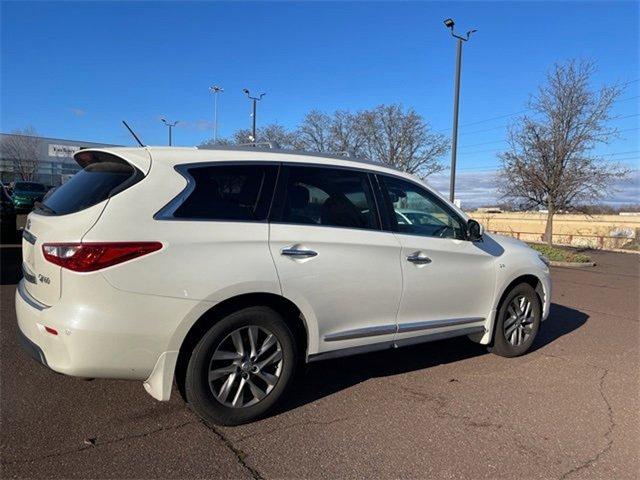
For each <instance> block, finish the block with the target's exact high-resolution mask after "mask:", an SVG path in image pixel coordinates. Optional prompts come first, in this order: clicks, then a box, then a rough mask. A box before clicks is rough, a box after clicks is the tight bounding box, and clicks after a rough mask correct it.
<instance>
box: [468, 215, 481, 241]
mask: <svg viewBox="0 0 640 480" xmlns="http://www.w3.org/2000/svg"><path fill="white" fill-rule="evenodd" d="M483 234H484V227H483V226H482V225H480V224H479V223H478V222H476V221H475V220H469V221H468V222H467V240H470V241H472V242H481V241H482V235H483Z"/></svg>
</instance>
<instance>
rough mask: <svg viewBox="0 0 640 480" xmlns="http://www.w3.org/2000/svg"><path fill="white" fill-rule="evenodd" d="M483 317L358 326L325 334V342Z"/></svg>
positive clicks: (459, 322)
mask: <svg viewBox="0 0 640 480" xmlns="http://www.w3.org/2000/svg"><path fill="white" fill-rule="evenodd" d="M484 320H485V319H484V318H483V317H468V318H447V319H444V320H429V321H425V322H413V323H401V324H400V325H393V324H390V325H377V326H375V327H366V328H356V329H354V330H345V331H343V332H336V333H329V334H327V335H325V336H324V341H325V342H335V341H339V340H351V339H353V338H363V337H373V336H376V335H389V334H392V333H406V332H417V331H420V330H432V329H435V328H444V327H455V326H458V325H468V324H471V323H479V322H484Z"/></svg>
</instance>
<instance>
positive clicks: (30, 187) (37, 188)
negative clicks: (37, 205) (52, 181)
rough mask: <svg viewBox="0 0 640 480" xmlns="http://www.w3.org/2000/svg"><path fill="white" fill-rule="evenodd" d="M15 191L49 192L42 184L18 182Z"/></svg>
mask: <svg viewBox="0 0 640 480" xmlns="http://www.w3.org/2000/svg"><path fill="white" fill-rule="evenodd" d="M13 189H14V190H20V191H22V192H44V191H46V190H47V187H45V186H44V185H42V184H41V183H35V182H16V184H15V186H14V187H13Z"/></svg>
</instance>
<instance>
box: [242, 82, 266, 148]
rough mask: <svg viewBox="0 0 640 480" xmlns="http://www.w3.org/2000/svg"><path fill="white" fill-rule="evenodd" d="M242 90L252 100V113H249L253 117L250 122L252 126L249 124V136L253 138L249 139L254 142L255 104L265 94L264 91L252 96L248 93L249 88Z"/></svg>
mask: <svg viewBox="0 0 640 480" xmlns="http://www.w3.org/2000/svg"><path fill="white" fill-rule="evenodd" d="M242 91H243V92H244V93H245V94H246V95H247V97H248V98H249V100H251V101H252V102H253V113H252V115H251V116H252V117H253V122H252V126H251V136H252V137H253V138H252V139H251V141H252V142H253V143H256V141H257V139H256V104H257V103H258V102H259V101H260V100H262V97H264V96H265V95H266V93H261V94H260V95H258V96H257V97H252V96H251V94H250V93H249V89H247V88H245V89H243V90H242Z"/></svg>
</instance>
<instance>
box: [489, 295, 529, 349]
mask: <svg viewBox="0 0 640 480" xmlns="http://www.w3.org/2000/svg"><path fill="white" fill-rule="evenodd" d="M541 319H542V307H541V305H540V299H539V298H538V295H537V294H536V292H535V290H534V289H533V287H531V285H529V284H528V283H521V284H519V285H517V286H515V287H514V288H513V289H511V291H510V292H509V294H508V295H507V296H506V297H505V299H504V301H503V302H502V304H501V305H500V308H499V309H498V312H497V314H496V322H495V328H494V333H493V345H492V347H491V348H490V351H491V352H493V353H495V354H497V355H500V356H502V357H517V356H520V355H523V354H524V353H526V352H527V350H529V348H530V347H531V345H532V344H533V341H534V339H535V337H536V334H537V333H538V330H539V329H540V322H541Z"/></svg>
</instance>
